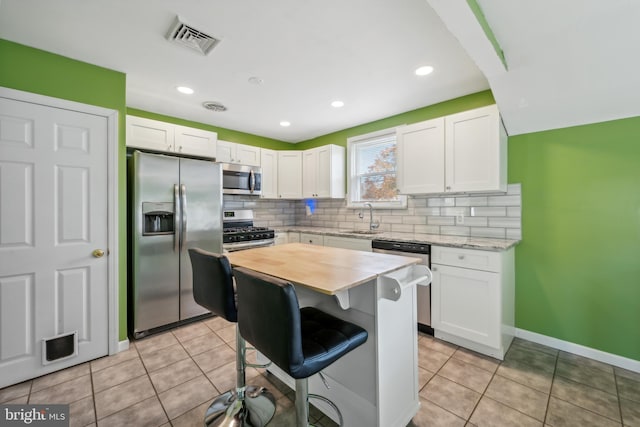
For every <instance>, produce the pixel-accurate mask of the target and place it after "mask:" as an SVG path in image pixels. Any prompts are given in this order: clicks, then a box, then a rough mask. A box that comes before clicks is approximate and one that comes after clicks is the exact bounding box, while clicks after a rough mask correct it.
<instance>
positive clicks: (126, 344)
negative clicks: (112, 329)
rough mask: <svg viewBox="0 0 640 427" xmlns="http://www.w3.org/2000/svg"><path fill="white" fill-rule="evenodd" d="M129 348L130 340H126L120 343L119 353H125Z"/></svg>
mask: <svg viewBox="0 0 640 427" xmlns="http://www.w3.org/2000/svg"><path fill="white" fill-rule="evenodd" d="M128 348H129V340H128V339H126V340H124V341H118V353H120V352H121V351H125V350H127V349H128Z"/></svg>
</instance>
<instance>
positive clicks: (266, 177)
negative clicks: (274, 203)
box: [260, 148, 278, 199]
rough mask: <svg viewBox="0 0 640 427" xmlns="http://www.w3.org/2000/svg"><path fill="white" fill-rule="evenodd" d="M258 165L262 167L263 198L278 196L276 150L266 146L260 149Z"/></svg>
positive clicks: (275, 197)
mask: <svg viewBox="0 0 640 427" xmlns="http://www.w3.org/2000/svg"><path fill="white" fill-rule="evenodd" d="M260 165H261V167H262V195H261V197H262V198H263V199H277V198H278V152H277V151H275V150H269V149H267V148H261V149H260Z"/></svg>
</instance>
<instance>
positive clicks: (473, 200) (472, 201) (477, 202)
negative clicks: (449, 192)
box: [456, 196, 489, 206]
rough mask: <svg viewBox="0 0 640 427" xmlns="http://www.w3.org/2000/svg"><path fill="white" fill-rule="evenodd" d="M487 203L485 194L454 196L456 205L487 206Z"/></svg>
mask: <svg viewBox="0 0 640 427" xmlns="http://www.w3.org/2000/svg"><path fill="white" fill-rule="evenodd" d="M488 203H489V202H488V198H487V197H485V196H475V197H474V196H472V197H456V206H487V204H488Z"/></svg>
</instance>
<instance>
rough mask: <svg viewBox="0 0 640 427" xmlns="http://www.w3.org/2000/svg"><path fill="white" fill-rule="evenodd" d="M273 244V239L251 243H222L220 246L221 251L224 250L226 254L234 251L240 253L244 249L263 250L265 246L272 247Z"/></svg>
mask: <svg viewBox="0 0 640 427" xmlns="http://www.w3.org/2000/svg"><path fill="white" fill-rule="evenodd" d="M274 244H275V239H266V240H254V241H252V242H242V243H224V244H223V245H222V249H224V250H225V251H227V252H235V251H242V250H245V249H254V248H263V247H267V246H273V245H274Z"/></svg>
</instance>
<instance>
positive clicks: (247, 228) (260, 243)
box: [222, 209, 275, 252]
mask: <svg viewBox="0 0 640 427" xmlns="http://www.w3.org/2000/svg"><path fill="white" fill-rule="evenodd" d="M274 244H275V232H274V231H273V230H272V229H270V228H267V227H256V226H254V225H253V211H252V210H251V209H238V210H225V211H223V212H222V249H223V250H224V251H226V252H234V251H241V250H244V249H252V248H259V247H264V246H273V245H274Z"/></svg>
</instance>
